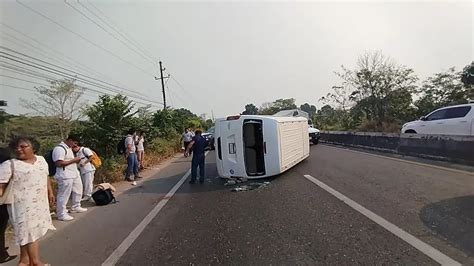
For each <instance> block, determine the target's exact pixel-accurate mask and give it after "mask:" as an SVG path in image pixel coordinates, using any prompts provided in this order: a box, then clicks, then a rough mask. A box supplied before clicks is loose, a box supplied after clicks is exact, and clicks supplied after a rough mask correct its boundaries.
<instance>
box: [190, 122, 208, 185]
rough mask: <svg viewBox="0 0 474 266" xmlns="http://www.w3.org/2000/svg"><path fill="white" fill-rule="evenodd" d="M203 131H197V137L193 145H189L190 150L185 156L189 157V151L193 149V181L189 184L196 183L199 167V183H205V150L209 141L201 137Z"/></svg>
mask: <svg viewBox="0 0 474 266" xmlns="http://www.w3.org/2000/svg"><path fill="white" fill-rule="evenodd" d="M201 134H202V131H201V130H199V129H198V130H196V136H194V137H193V139H192V141H191V143H189V145H188V148H187V149H186V151H185V156H186V157H187V156H188V155H189V153H188V152H189V150H190V149H193V150H194V154H193V159H192V160H191V180H190V181H189V184H194V183H196V177H197V168H198V166H199V183H201V184H202V183H204V167H205V158H206V155H205V148H206V146H207V141H206V140H205V139H204V138H203V137H202V136H201Z"/></svg>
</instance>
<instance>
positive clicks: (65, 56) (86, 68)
mask: <svg viewBox="0 0 474 266" xmlns="http://www.w3.org/2000/svg"><path fill="white" fill-rule="evenodd" d="M0 24H2V25H3V26H4V27H6V28H8V29H10V30H11V31H13V32H16V33H17V34H19V35H21V36H23V37H25V38H27V39H29V40H32V41H34V42H36V43H37V44H39V45H41V46H43V47H46V48H48V49H49V50H51V51H53V52H54V54H60V55H61V56H62V57H64V58H67V59H68V60H69V61H70V62H73V63H75V64H77V65H78V66H81V67H79V68H82V69H84V70H85V71H86V72H88V73H90V74H92V75H95V76H96V77H98V75H97V74H99V75H101V76H103V77H105V78H107V79H109V80H112V79H110V78H109V77H107V75H105V74H103V73H101V72H99V71H97V70H94V72H92V71H90V69H91V70H93V69H92V68H90V67H89V66H86V65H84V64H82V63H80V62H78V61H77V60H75V59H73V58H71V57H69V56H67V55H66V54H64V53H62V52H61V51H59V50H56V49H54V48H52V47H51V46H49V45H46V44H44V43H42V42H41V41H39V40H37V39H35V38H33V37H30V36H28V35H27V34H25V33H23V32H21V31H19V30H17V29H15V28H13V27H11V26H9V25H7V24H5V23H3V22H1V21H0ZM20 41H23V40H20ZM25 44H28V45H30V46H32V47H34V48H35V49H38V50H39V49H40V48H37V47H36V46H33V45H32V44H30V43H28V42H25ZM41 49H42V48H41ZM42 50H43V51H45V50H44V49H42ZM112 81H113V80H112ZM116 83H117V82H116ZM120 85H122V84H120Z"/></svg>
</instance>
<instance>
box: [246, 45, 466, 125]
mask: <svg viewBox="0 0 474 266" xmlns="http://www.w3.org/2000/svg"><path fill="white" fill-rule="evenodd" d="M334 74H335V75H336V76H337V77H338V78H339V83H338V84H335V85H334V86H332V88H331V92H329V93H328V94H327V95H325V96H324V97H321V98H320V99H319V102H320V103H322V104H323V106H322V107H321V108H320V109H319V110H318V109H317V108H316V106H315V105H313V104H310V103H304V104H302V105H300V106H299V108H300V109H302V110H303V111H305V112H308V113H309V115H310V117H311V118H312V120H313V122H314V123H315V125H316V126H317V127H319V128H320V129H325V130H356V131H379V132H398V131H399V130H400V128H401V125H403V123H405V122H407V121H411V120H414V119H417V118H419V117H420V116H423V115H426V114H428V113H429V112H431V111H433V110H435V109H437V108H440V107H444V106H449V105H455V104H463V103H467V102H468V101H469V100H474V62H472V63H471V64H469V65H467V66H466V67H464V69H463V70H462V71H457V70H456V69H455V68H454V67H451V68H449V69H448V70H446V71H444V72H439V73H435V74H433V75H431V76H430V77H428V78H426V79H425V80H422V81H420V80H419V78H418V76H417V75H416V74H415V72H414V70H413V69H411V68H408V67H406V66H404V65H401V64H398V63H396V62H395V61H394V60H393V59H391V58H389V57H387V56H385V55H383V54H382V53H381V52H369V53H365V54H363V55H361V56H360V57H359V58H358V60H357V62H356V66H355V67H354V68H353V69H349V68H346V67H345V66H341V69H340V70H339V71H335V72H334ZM295 108H297V105H296V104H295V100H294V99H293V98H289V99H278V100H276V101H274V102H271V103H264V104H262V105H261V106H260V107H259V108H258V107H257V106H255V105H254V104H252V103H250V104H247V105H246V106H245V110H244V111H243V112H242V114H261V115H272V114H275V113H277V112H278V111H281V110H285V109H295Z"/></svg>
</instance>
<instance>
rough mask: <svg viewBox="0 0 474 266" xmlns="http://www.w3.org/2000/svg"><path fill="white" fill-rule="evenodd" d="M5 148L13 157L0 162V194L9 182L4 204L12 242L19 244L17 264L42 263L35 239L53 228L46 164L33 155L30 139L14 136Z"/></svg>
mask: <svg viewBox="0 0 474 266" xmlns="http://www.w3.org/2000/svg"><path fill="white" fill-rule="evenodd" d="M9 148H10V149H11V150H12V151H15V154H16V159H12V160H8V161H5V162H4V163H2V164H1V165H0V188H1V190H2V193H3V192H4V191H5V188H6V186H7V184H8V183H10V182H12V183H10V184H9V186H12V187H11V190H10V193H12V195H11V196H12V202H11V204H8V205H7V207H8V213H9V216H10V217H9V218H10V221H11V223H12V225H13V231H14V232H15V242H16V244H18V245H19V246H20V261H19V262H18V265H44V264H43V263H42V262H41V260H40V255H39V239H40V238H41V237H43V236H44V235H45V234H46V233H47V232H48V230H55V228H54V226H53V222H52V221H51V215H50V211H49V207H50V205H52V204H53V203H54V195H53V193H52V188H51V181H50V179H49V177H48V163H47V162H46V160H45V159H44V158H43V157H42V156H37V155H36V154H35V153H36V152H37V151H38V149H39V143H38V142H37V141H36V140H35V139H33V138H29V137H18V138H15V139H13V140H12V141H11V142H10V144H9Z"/></svg>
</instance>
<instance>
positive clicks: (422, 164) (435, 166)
mask: <svg viewBox="0 0 474 266" xmlns="http://www.w3.org/2000/svg"><path fill="white" fill-rule="evenodd" d="M323 145H324V144H323ZM324 146H327V147H332V148H336V149H340V150H344V151H348V152H353V153H361V154H365V155H369V156H373V157H378V158H383V159H389V160H393V161H398V162H403V163H409V164H414V165H418V166H424V167H428V168H435V169H439V170H444V171H448V172H455V173H460V174H465V175H471V176H474V172H468V171H464V170H459V169H455V168H448V167H443V166H437V165H433V164H426V163H419V162H414V161H409V160H404V159H399V158H394V157H390V156H384V155H378V154H372V153H368V152H363V151H355V150H351V149H348V148H341V147H335V146H333V145H324Z"/></svg>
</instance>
